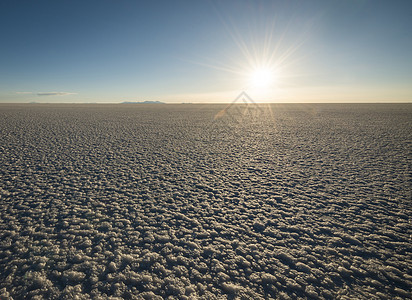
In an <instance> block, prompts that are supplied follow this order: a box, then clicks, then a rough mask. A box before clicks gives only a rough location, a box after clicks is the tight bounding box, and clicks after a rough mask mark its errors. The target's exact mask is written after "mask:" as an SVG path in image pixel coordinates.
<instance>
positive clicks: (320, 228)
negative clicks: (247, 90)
mask: <svg viewBox="0 0 412 300" xmlns="http://www.w3.org/2000/svg"><path fill="white" fill-rule="evenodd" d="M224 107H225V106H224V105H200V104H199V105H183V104H180V105H126V104H123V105H43V104H31V105H6V104H3V105H0V176H1V177H0V178H1V181H0V298H1V299H22V298H29V299H43V298H46V299H90V298H94V299H107V298H109V299H120V298H125V299H164V298H168V299H271V298H273V299H290V298H291V299H297V298H303V299H305V298H309V299H318V298H321V299H324V298H325V299H389V298H391V299H404V298H410V297H411V296H412V294H411V292H410V291H411V287H412V270H411V267H412V255H411V252H412V242H411V165H412V157H411V140H412V131H411V128H412V105H411V104H403V105H401V104H393V105H387V104H374V105H372V104H371V105H361V104H357V105H354V104H352V105H350V104H345V105H343V104H335V105H330V104H324V105H320V104H316V105H315V104H313V105H298V104H294V105H286V104H277V105H271V106H262V107H260V109H258V108H256V107H255V106H252V108H251V109H249V110H245V109H246V107H245V106H236V107H232V108H231V109H229V110H228V111H227V113H226V114H218V115H219V116H221V118H218V119H215V118H214V117H215V116H216V114H217V113H218V112H219V111H220V110H221V109H223V108H224Z"/></svg>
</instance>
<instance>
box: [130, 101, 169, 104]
mask: <svg viewBox="0 0 412 300" xmlns="http://www.w3.org/2000/svg"><path fill="white" fill-rule="evenodd" d="M122 104H164V102H160V101H140V102H130V101H125V102H122Z"/></svg>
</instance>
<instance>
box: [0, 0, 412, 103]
mask: <svg viewBox="0 0 412 300" xmlns="http://www.w3.org/2000/svg"><path fill="white" fill-rule="evenodd" d="M0 37H1V42H0V103H6V102H18V103H24V102H48V103H63V102H70V103H72V102H80V103H90V102H102V103H105V102H112V103H114V102H123V101H146V100H149V101H150V100H152V101H153V100H159V101H164V102H177V103H181V102H191V103H196V102H231V101H232V100H233V99H235V98H236V96H237V95H238V94H239V93H240V92H241V91H243V90H245V91H246V92H248V93H249V94H250V96H251V97H252V98H253V99H254V100H255V101H271V102H412V1H409V0H392V1H386V0H345V1H342V0H340V1H336V0H305V1H297V0H296V1H295V0H289V1H276V0H272V1H263V0H262V1H259V0H255V1H246V0H236V1H235V0H233V1H230V0H227V1H213V0H205V1H200V0H198V1H196V0H194V1H193V0H192V1H179V0H176V1H160V0H159V1H126V0H118V1H114V0H89V1H85V0H82V1H78V0H70V1H62V0H47V1H46V0H37V1H20V0H3V1H1V2H0ZM259 65H270V66H274V68H275V69H276V84H274V85H273V86H272V87H271V89H270V90H266V91H265V93H264V94H263V93H262V94H260V93H259V91H256V90H254V89H250V86H249V85H248V77H249V75H250V74H251V72H252V71H253V69H254V68H255V67H256V66H259Z"/></svg>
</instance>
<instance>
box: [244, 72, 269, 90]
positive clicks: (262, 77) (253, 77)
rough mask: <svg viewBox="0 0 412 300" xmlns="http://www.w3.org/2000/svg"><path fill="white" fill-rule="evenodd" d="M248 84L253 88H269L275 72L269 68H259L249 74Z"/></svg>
mask: <svg viewBox="0 0 412 300" xmlns="http://www.w3.org/2000/svg"><path fill="white" fill-rule="evenodd" d="M249 81H250V85H251V86H252V87H254V88H261V89H264V88H269V87H271V86H272V85H273V84H274V83H275V81H276V74H275V72H274V71H273V70H272V69H270V68H259V69H256V70H254V71H253V72H252V73H251V74H250V78H249Z"/></svg>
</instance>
